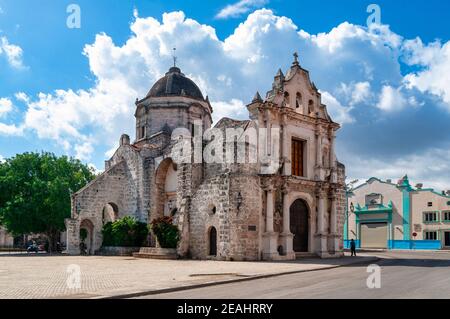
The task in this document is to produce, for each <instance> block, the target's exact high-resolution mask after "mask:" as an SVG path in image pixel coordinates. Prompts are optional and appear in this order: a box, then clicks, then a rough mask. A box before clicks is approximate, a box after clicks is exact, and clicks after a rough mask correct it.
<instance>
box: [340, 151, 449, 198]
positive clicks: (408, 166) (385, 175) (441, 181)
mask: <svg viewBox="0 0 450 319" xmlns="http://www.w3.org/2000/svg"><path fill="white" fill-rule="evenodd" d="M449 157H450V148H446V149H438V148H430V149H428V150H427V151H425V152H423V153H421V154H410V155H406V156H405V157H400V158H397V159H395V160H393V161H392V162H390V163H389V164H387V163H386V161H384V160H383V159H379V158H367V157H362V156H359V155H357V154H354V155H353V156H352V157H351V158H350V157H349V158H348V159H347V161H346V166H347V167H352V169H351V172H350V175H349V177H348V179H349V180H352V179H359V180H360V181H365V180H367V179H368V178H369V177H371V176H376V177H378V178H381V179H392V180H393V181H396V180H398V179H400V178H401V177H402V176H404V175H405V174H407V175H408V177H409V178H410V182H411V184H413V185H414V184H416V183H423V184H424V187H425V188H428V187H431V188H435V189H436V190H437V191H441V190H446V189H449V188H450V184H449V180H450V162H449V161H448V158H449ZM368 167H370V172H369V173H368V171H367V168H368ZM369 175H370V176H369Z"/></svg>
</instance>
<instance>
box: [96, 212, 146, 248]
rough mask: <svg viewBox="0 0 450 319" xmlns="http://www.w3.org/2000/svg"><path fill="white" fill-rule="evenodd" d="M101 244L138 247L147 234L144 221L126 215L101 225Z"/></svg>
mask: <svg viewBox="0 0 450 319" xmlns="http://www.w3.org/2000/svg"><path fill="white" fill-rule="evenodd" d="M102 234H103V246H122V247H139V246H142V245H143V243H144V242H145V240H146V239H147V235H148V227H147V224H146V223H142V222H139V221H138V220H136V219H135V218H133V217H130V216H126V217H124V218H122V219H118V220H116V221H115V222H113V223H111V222H109V223H106V224H105V225H103V229H102Z"/></svg>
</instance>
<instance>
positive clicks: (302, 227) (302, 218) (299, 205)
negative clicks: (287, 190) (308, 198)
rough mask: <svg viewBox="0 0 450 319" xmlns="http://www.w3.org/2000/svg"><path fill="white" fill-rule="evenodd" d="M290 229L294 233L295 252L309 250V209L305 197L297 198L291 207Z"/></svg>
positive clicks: (293, 246) (293, 244) (293, 245)
mask: <svg viewBox="0 0 450 319" xmlns="http://www.w3.org/2000/svg"><path fill="white" fill-rule="evenodd" d="M289 215H290V216H289V217H290V231H291V233H292V234H293V235H294V238H293V243H292V248H293V250H294V252H308V244H309V209H308V204H307V203H306V202H305V201H304V200H303V199H297V200H295V201H294V202H293V203H292V204H291V207H290V209H289Z"/></svg>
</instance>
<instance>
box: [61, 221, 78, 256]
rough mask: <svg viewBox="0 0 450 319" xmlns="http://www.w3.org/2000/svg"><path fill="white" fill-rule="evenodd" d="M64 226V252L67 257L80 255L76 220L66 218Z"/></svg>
mask: <svg viewBox="0 0 450 319" xmlns="http://www.w3.org/2000/svg"><path fill="white" fill-rule="evenodd" d="M64 222H65V224H66V235H67V239H66V252H67V254H68V255H79V254H80V226H79V224H78V221H77V220H76V219H72V218H67V219H65V220H64Z"/></svg>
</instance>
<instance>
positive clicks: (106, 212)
mask: <svg viewBox="0 0 450 319" xmlns="http://www.w3.org/2000/svg"><path fill="white" fill-rule="evenodd" d="M117 219H119V207H118V206H117V205H116V204H115V203H108V204H106V205H105V206H104V207H103V211H102V222H103V225H105V224H106V223H109V222H115V221H116V220H117Z"/></svg>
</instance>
